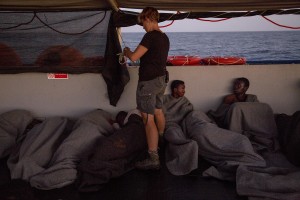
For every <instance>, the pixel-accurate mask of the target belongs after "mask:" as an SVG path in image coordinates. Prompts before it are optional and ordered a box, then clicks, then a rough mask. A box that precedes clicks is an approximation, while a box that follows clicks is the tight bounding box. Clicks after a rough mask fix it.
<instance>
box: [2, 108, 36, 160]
mask: <svg viewBox="0 0 300 200" xmlns="http://www.w3.org/2000/svg"><path fill="white" fill-rule="evenodd" d="M32 120H33V115H32V114H31V113H30V112H29V111H27V110H12V111H8V112H5V113H2V114H1V115H0V158H4V157H6V156H8V155H10V153H11V151H12V149H13V148H14V147H15V146H16V145H17V144H18V143H20V142H21V141H22V140H23V139H24V137H25V130H26V127H27V126H28V125H29V124H30V123H31V122H32Z"/></svg>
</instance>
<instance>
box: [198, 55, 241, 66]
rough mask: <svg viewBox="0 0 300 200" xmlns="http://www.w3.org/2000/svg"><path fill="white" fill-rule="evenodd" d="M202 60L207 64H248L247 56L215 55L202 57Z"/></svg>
mask: <svg viewBox="0 0 300 200" xmlns="http://www.w3.org/2000/svg"><path fill="white" fill-rule="evenodd" d="M201 62H202V63H203V64H205V65H244V64H246V58H243V57H217V56H213V57H207V58H202V59H201Z"/></svg>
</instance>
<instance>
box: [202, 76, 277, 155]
mask: <svg viewBox="0 0 300 200" xmlns="http://www.w3.org/2000/svg"><path fill="white" fill-rule="evenodd" d="M249 86H250V82H249V80H248V79H247V78H245V77H240V78H236V79H234V81H233V86H232V94H229V95H226V96H225V97H224V99H223V101H222V103H221V105H220V106H219V107H218V109H217V110H216V111H212V110H210V111H208V113H207V115H208V116H209V117H210V118H211V119H212V120H214V121H215V122H216V123H217V125H218V126H219V127H221V128H225V129H228V130H231V131H235V132H238V133H241V134H243V135H246V136H247V137H248V138H249V139H250V140H251V142H252V145H253V146H254V148H255V150H257V151H260V150H265V149H267V150H270V151H276V150H278V149H279V144H278V142H277V141H276V138H277V135H278V134H277V128H276V122H275V120H274V114H273V110H272V108H271V107H270V106H269V105H268V104H266V103H262V102H259V100H258V98H257V96H256V95H254V94H247V93H246V92H247V90H248V89H249Z"/></svg>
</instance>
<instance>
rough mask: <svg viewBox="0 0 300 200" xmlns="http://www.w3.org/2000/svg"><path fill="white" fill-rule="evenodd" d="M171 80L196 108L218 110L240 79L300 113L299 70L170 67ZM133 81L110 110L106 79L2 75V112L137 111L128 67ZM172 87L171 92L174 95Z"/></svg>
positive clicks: (281, 108) (279, 108)
mask: <svg viewBox="0 0 300 200" xmlns="http://www.w3.org/2000/svg"><path fill="white" fill-rule="evenodd" d="M168 70H169V72H170V81H172V80H174V79H182V80H184V81H185V83H186V96H187V97H188V98H189V99H190V100H191V102H192V103H193V104H194V107H195V108H196V109H201V110H203V111H205V112H206V111H208V110H210V109H216V108H217V106H218V105H219V103H220V102H221V99H222V97H223V96H224V95H225V94H227V93H229V92H230V86H231V81H232V80H233V79H234V78H236V77H242V76H244V77H247V78H248V79H249V80H250V88H249V90H248V92H249V93H252V94H256V95H257V96H258V98H259V100H260V101H262V102H266V103H269V104H270V105H271V107H272V108H273V110H274V112H275V113H286V114H292V113H293V112H295V111H296V110H300V103H299V102H300V65H299V64H297V65H293V64H291V65H251V66H248V65H246V66H184V67H168ZM129 72H130V76H131V80H130V82H129V84H128V85H126V87H125V90H124V93H123V94H122V96H121V99H120V101H119V102H118V105H117V107H114V106H111V105H110V104H109V100H108V97H107V90H106V85H105V82H104V80H103V78H102V76H101V74H80V75H69V79H66V80H64V79H63V80H48V78H47V74H44V73H23V74H2V75H0V92H1V98H0V113H2V112H5V111H9V110H12V109H27V110H29V111H32V112H33V113H34V114H35V115H36V116H37V117H49V116H57V115H59V116H69V117H79V116H81V115H83V114H85V113H87V112H88V111H91V110H93V109H95V108H102V109H105V110H107V111H109V112H112V113H114V114H115V113H117V112H118V111H119V110H129V109H132V108H134V107H135V105H136V104H135V90H136V84H137V80H138V68H136V67H133V68H129ZM169 91H170V89H169V88H168V89H167V91H166V93H169Z"/></svg>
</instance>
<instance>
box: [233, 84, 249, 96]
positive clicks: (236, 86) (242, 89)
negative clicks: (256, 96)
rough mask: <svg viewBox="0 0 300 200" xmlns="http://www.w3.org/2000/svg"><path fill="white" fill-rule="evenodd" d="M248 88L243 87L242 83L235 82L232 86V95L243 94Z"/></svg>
mask: <svg viewBox="0 0 300 200" xmlns="http://www.w3.org/2000/svg"><path fill="white" fill-rule="evenodd" d="M247 89H248V87H246V86H245V83H244V82H242V81H235V82H234V85H233V93H234V94H243V93H246V91H247Z"/></svg>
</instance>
